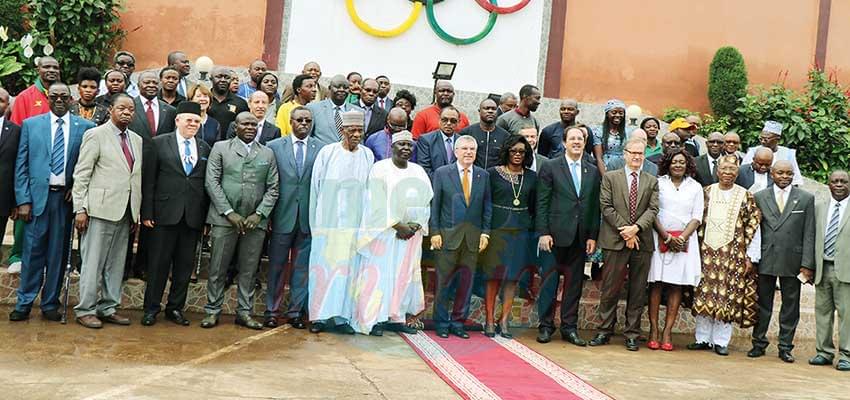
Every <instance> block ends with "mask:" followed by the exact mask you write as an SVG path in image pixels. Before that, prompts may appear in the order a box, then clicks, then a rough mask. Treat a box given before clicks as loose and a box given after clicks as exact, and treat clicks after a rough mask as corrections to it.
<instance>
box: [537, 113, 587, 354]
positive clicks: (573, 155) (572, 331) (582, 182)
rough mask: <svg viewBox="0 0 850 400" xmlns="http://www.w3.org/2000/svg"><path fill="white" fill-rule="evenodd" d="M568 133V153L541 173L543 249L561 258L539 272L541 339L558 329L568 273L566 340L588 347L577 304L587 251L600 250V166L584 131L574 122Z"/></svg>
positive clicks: (563, 326)
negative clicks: (560, 294) (587, 155)
mask: <svg viewBox="0 0 850 400" xmlns="http://www.w3.org/2000/svg"><path fill="white" fill-rule="evenodd" d="M566 135H567V138H566V140H565V141H564V144H563V146H565V148H566V155H565V156H561V157H558V158H556V159H554V160H551V161H547V162H545V163H543V165H542V167H541V168H540V170H539V172H538V174H537V176H538V183H537V218H536V219H537V233H538V234H540V239H539V240H538V248H539V249H540V250H543V251H548V252H554V253H555V260H556V263H557V264H556V265H554V266H553V268H551V269H549V270H548V271H541V274H540V275H541V285H540V297H539V299H538V301H537V310H538V315H540V325H539V326H538V328H537V329H538V332H539V333H538V335H537V341H538V342H540V343H548V342H549V341H550V340H551V337H552V333H554V331H555V320H554V317H555V303H556V301H555V300H556V297H557V296H556V294H557V291H558V284H559V282H560V279H561V276H563V277H564V282H565V286H564V299H563V301H562V302H561V329H560V331H561V339H563V340H565V341H567V342H570V343H572V344H574V345H576V346H585V345H586V344H587V342H585V340H584V339H582V338H581V337H579V335H578V305H579V300H580V299H581V288H582V278H583V277H584V259H585V255H587V254H593V252H594V251H596V237H597V236H598V234H599V171H598V170H597V169H596V167H594V166H593V164H592V163H588V162H586V161H585V160H584V158H583V157H582V155H583V154H584V145H585V141H586V140H587V139H586V138H585V136H584V132H583V131H582V130H581V129H579V128H575V127H574V128H568V129H567V132H566Z"/></svg>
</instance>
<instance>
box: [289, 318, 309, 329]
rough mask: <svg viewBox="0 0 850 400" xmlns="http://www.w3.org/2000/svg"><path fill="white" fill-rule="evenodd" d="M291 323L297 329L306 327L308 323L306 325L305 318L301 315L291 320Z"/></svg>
mask: <svg viewBox="0 0 850 400" xmlns="http://www.w3.org/2000/svg"><path fill="white" fill-rule="evenodd" d="M289 325H291V326H292V327H293V328H295V329H304V328H306V327H307V326H306V325H304V320H303V319H301V317H295V318H293V319H291V320H289Z"/></svg>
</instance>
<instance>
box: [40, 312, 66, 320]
mask: <svg viewBox="0 0 850 400" xmlns="http://www.w3.org/2000/svg"><path fill="white" fill-rule="evenodd" d="M41 316H42V317H44V319H46V320H48V321H54V322H58V321H61V320H62V313H60V312H59V311H57V310H46V311H42V312H41Z"/></svg>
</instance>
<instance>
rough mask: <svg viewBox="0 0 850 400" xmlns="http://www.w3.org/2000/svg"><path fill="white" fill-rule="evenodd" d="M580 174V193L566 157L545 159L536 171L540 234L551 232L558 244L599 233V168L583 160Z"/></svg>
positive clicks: (559, 245)
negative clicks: (577, 191)
mask: <svg viewBox="0 0 850 400" xmlns="http://www.w3.org/2000/svg"><path fill="white" fill-rule="evenodd" d="M580 173H581V187H580V190H579V193H578V194H577V193H576V189H575V184H574V183H573V177H572V174H571V172H570V166H569V163H567V159H566V158H565V157H558V158H556V159H554V160H549V161H546V162H544V163H543V165H542V166H541V167H539V172H538V173H537V233H539V234H540V235H552V238H553V240H554V241H555V246H558V247H568V246H570V245H572V244H573V243H575V242H576V241H578V242H580V243H582V246H584V245H583V243H584V242H585V241H587V240H588V239H593V240H596V238H597V236H599V218H600V212H599V188H600V178H599V170H597V169H596V167H595V166H593V165H592V164H591V163H588V162H587V161H586V160H584V161H583V162H582V164H581V171H580Z"/></svg>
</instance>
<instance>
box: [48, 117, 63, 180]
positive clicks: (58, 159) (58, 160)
mask: <svg viewBox="0 0 850 400" xmlns="http://www.w3.org/2000/svg"><path fill="white" fill-rule="evenodd" d="M64 122H65V121H63V120H62V119H61V118H60V119H57V120H56V135H55V136H53V151H52V154H51V155H50V172H52V173H53V175H56V176H61V175H62V171H64V170H65V131H64V130H63V129H62V124H63V123H64Z"/></svg>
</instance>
